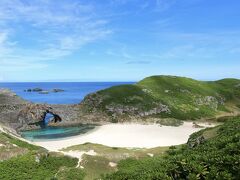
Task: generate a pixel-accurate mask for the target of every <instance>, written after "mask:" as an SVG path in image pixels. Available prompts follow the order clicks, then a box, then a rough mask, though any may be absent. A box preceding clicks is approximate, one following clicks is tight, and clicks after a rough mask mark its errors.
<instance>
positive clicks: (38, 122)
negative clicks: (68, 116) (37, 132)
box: [18, 104, 62, 129]
mask: <svg viewBox="0 0 240 180" xmlns="http://www.w3.org/2000/svg"><path fill="white" fill-rule="evenodd" d="M48 113H49V114H52V115H53V119H52V120H51V122H50V123H58V122H61V121H62V118H61V117H60V116H59V115H58V113H57V112H55V111H54V110H53V108H52V107H51V106H49V105H46V104H29V105H27V106H26V107H25V108H24V109H22V110H21V111H20V112H19V115H18V120H19V122H20V123H21V124H22V127H20V129H21V128H22V129H34V128H37V127H39V126H40V127H42V126H43V124H44V119H45V117H46V115H47V114H48Z"/></svg>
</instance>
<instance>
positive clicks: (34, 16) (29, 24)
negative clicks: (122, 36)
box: [0, 0, 112, 70]
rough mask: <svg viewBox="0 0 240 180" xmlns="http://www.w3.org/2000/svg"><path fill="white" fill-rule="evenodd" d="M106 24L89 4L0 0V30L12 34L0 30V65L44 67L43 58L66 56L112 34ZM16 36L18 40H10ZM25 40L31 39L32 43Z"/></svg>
mask: <svg viewBox="0 0 240 180" xmlns="http://www.w3.org/2000/svg"><path fill="white" fill-rule="evenodd" d="M107 25H108V21H106V20H105V19H102V18H100V17H99V15H98V13H97V12H96V11H95V7H94V5H92V4H90V3H88V4H87V3H84V4H83V3H81V2H79V1H77V0H72V1H71V3H70V2H69V1H68V0H62V1H54V0H32V1H22V0H11V1H9V0H1V1H0V29H8V30H9V32H11V33H8V32H1V31H0V58H1V59H0V63H1V66H0V68H1V70H4V69H8V68H9V66H10V65H11V66H12V69H13V70H14V69H16V70H19V69H21V68H25V67H29V68H30V67H32V68H38V67H39V68H43V67H46V66H47V63H46V62H44V61H48V60H57V59H60V58H62V57H66V56H69V55H71V54H72V53H73V52H75V51H77V50H78V49H79V48H81V47H82V46H84V45H86V44H88V43H91V42H94V41H97V40H100V39H103V38H105V37H106V36H107V35H109V34H110V33H112V31H111V30H110V29H109V28H107ZM29 28H30V29H29ZM21 36H25V37H24V38H23V37H21ZM19 37H21V38H20V40H19V41H20V42H13V41H11V39H14V38H16V39H17V40H18V39H19ZM22 39H24V40H23V41H22ZM25 40H26V41H31V46H29V44H28V42H26V43H25ZM23 47H24V48H23Z"/></svg>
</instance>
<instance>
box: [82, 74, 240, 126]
mask: <svg viewBox="0 0 240 180" xmlns="http://www.w3.org/2000/svg"><path fill="white" fill-rule="evenodd" d="M81 106H82V107H83V109H84V110H85V111H86V112H88V113H89V112H91V113H96V112H97V113H102V114H104V115H106V116H108V117H109V118H110V119H111V120H112V121H116V122H118V121H125V120H127V119H129V118H132V117H134V118H141V119H148V118H150V117H151V118H159V117H160V118H175V119H181V120H188V119H201V118H215V117H218V116H231V115H234V114H238V112H240V80H238V79H222V80H219V81H197V80H194V79H190V78H185V77H176V76H151V77H148V78H145V79H143V80H142V81H140V82H138V83H136V84H133V85H120V86H114V87H111V88H108V89H105V90H102V91H98V92H96V93H93V94H90V95H88V96H86V97H85V99H84V100H83V102H82V103H81Z"/></svg>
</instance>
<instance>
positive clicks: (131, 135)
mask: <svg viewBox="0 0 240 180" xmlns="http://www.w3.org/2000/svg"><path fill="white" fill-rule="evenodd" d="M206 126H209V125H206V124H205V127H206ZM200 129H201V128H194V127H193V123H192V122H185V123H184V124H183V125H182V126H179V127H172V126H160V125H158V124H152V125H142V124H107V125H102V126H100V127H98V128H96V129H95V130H93V131H90V132H89V133H87V134H83V135H78V136H73V137H68V138H63V139H57V140H45V141H36V142H34V143H35V144H36V145H39V146H42V147H45V148H46V149H48V150H50V151H58V150H60V149H62V148H66V147H69V146H72V145H77V144H84V143H87V142H90V143H97V144H102V145H106V146H111V147H129V148H133V147H136V148H153V147H158V146H171V145H179V144H183V143H186V142H187V140H188V137H189V135H190V134H192V133H194V132H196V131H199V130H200Z"/></svg>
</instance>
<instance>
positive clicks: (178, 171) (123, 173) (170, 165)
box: [104, 118, 240, 180]
mask: <svg viewBox="0 0 240 180" xmlns="http://www.w3.org/2000/svg"><path fill="white" fill-rule="evenodd" d="M239 129H240V118H235V119H232V120H229V121H227V122H226V123H224V124H223V125H220V126H218V127H215V128H209V129H206V130H202V131H200V132H197V133H194V134H193V135H191V137H190V139H195V138H197V137H200V136H204V137H205V138H206V139H205V141H204V142H203V143H201V144H199V145H198V146H196V147H194V148H189V147H188V146H187V145H185V146H183V147H182V148H181V149H177V150H175V149H174V148H171V150H170V151H168V154H167V155H165V156H164V157H163V156H161V157H154V158H149V157H148V158H144V159H141V160H135V159H127V160H123V161H121V162H120V163H119V166H118V171H117V172H115V173H112V174H110V175H107V176H105V178H104V179H107V180H111V179H112V180H122V179H132V180H135V179H138V180H141V179H144V180H145V179H239V178H240V141H239V139H240V132H239Z"/></svg>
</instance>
